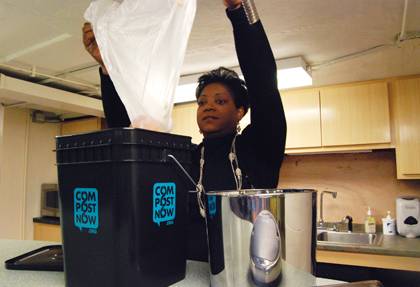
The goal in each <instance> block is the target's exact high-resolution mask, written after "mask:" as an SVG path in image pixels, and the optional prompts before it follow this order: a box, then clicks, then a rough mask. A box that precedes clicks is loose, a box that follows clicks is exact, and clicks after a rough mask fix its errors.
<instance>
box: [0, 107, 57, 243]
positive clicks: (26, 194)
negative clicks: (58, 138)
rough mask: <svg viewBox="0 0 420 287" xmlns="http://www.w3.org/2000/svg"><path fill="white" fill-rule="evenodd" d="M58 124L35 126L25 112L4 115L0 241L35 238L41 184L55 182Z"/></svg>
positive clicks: (9, 111) (0, 144) (0, 152)
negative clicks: (55, 139) (33, 230)
mask: <svg viewBox="0 0 420 287" xmlns="http://www.w3.org/2000/svg"><path fill="white" fill-rule="evenodd" d="M58 130H59V129H58V125H57V124H35V123H32V122H31V119H30V112H29V110H25V109H14V108H7V109H5V112H4V125H3V140H2V142H0V155H1V157H0V238H11V239H32V238H33V235H32V228H33V227H32V218H33V217H35V216H39V215H40V202H39V199H40V185H41V183H42V182H56V181H57V179H56V171H55V166H54V163H55V159H54V153H53V151H52V150H53V147H54V136H55V135H56V134H57V133H58Z"/></svg>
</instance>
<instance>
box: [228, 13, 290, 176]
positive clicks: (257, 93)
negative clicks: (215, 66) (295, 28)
mask: <svg viewBox="0 0 420 287" xmlns="http://www.w3.org/2000/svg"><path fill="white" fill-rule="evenodd" d="M227 15H228V17H229V19H230V20H231V22H232V26H233V32H234V38H235V47H236V53H237V56H238V60H239V65H240V67H241V70H242V73H243V75H244V78H245V82H246V85H247V88H248V95H249V101H250V109H251V124H250V125H249V126H248V127H247V128H246V129H245V130H244V131H243V133H242V136H243V138H244V139H246V140H247V141H248V142H249V143H250V144H252V150H253V151H254V152H255V153H258V156H260V157H262V158H264V160H265V161H268V162H272V163H276V164H275V166H278V168H280V164H281V161H282V159H283V156H284V149H285V143H286V129H287V127H286V118H285V115H284V110H283V105H282V102H281V98H280V93H279V90H278V87H277V67H276V62H275V59H274V56H273V52H272V50H271V47H270V44H269V42H268V39H267V36H266V34H265V31H264V28H263V26H262V24H261V22H260V21H258V22H257V23H255V24H253V25H250V24H249V23H248V20H247V18H246V15H245V12H244V9H242V8H238V9H235V10H227Z"/></svg>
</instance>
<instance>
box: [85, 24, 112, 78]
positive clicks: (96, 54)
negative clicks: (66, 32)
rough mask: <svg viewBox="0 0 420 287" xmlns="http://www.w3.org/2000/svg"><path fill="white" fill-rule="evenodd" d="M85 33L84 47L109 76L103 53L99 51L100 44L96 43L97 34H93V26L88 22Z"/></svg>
mask: <svg viewBox="0 0 420 287" xmlns="http://www.w3.org/2000/svg"><path fill="white" fill-rule="evenodd" d="M82 31H83V45H84V46H85V49H86V51H88V53H89V54H90V55H91V56H92V57H93V58H94V59H95V60H96V62H98V64H99V65H101V68H102V72H103V73H104V74H108V72H107V70H106V68H105V65H104V62H103V60H102V56H101V52H100V51H99V47H98V43H96V39H95V34H94V33H93V29H92V25H91V24H90V23H88V22H86V23H85V24H84V25H83V28H82Z"/></svg>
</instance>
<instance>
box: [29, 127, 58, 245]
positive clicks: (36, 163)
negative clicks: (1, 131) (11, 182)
mask: <svg viewBox="0 0 420 287" xmlns="http://www.w3.org/2000/svg"><path fill="white" fill-rule="evenodd" d="M59 129H60V126H59V124H50V123H44V124H40V123H32V122H30V125H29V135H28V141H29V142H28V158H27V177H26V178H27V179H26V199H25V203H26V204H25V206H26V208H25V219H24V220H25V231H24V238H25V239H33V222H32V219H33V218H34V217H37V216H40V206H41V184H42V183H57V168H56V166H55V162H56V160H55V152H54V149H55V136H56V135H58V134H59Z"/></svg>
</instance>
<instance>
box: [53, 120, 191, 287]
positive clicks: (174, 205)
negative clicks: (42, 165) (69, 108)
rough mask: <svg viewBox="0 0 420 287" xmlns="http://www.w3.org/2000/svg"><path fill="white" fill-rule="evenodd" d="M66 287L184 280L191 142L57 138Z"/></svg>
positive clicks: (115, 133) (147, 137)
mask: <svg viewBox="0 0 420 287" xmlns="http://www.w3.org/2000/svg"><path fill="white" fill-rule="evenodd" d="M56 144H57V149H56V150H57V167H58V177H59V190H60V193H59V195H60V204H61V212H62V214H61V216H62V230H63V245H64V260H65V265H64V268H65V274H66V286H68V287H73V286H77V287H84V286H89V287H92V286H102V287H107V286H130V287H131V286H167V285H170V284H173V283H175V282H177V281H179V280H182V279H183V278H184V277H185V266H186V241H187V238H186V224H187V222H186V221H187V190H188V188H190V186H189V185H188V182H187V181H186V180H185V176H184V175H183V174H182V173H181V172H180V170H179V169H178V168H177V166H176V165H175V164H174V163H173V162H172V160H171V159H170V158H168V157H167V155H168V154H172V155H174V156H175V157H176V158H177V159H178V161H180V162H181V164H182V165H183V166H184V167H185V168H186V169H187V170H189V169H190V165H191V150H192V145H191V138H189V137H184V136H178V135H172V134H166V133H159V132H152V131H147V130H141V129H127V128H124V129H109V130H104V131H100V132H94V133H86V134H80V135H73V136H63V137H57V140H56Z"/></svg>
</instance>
